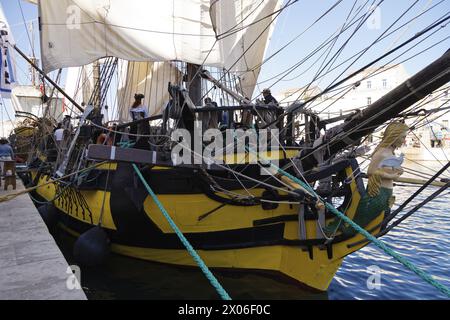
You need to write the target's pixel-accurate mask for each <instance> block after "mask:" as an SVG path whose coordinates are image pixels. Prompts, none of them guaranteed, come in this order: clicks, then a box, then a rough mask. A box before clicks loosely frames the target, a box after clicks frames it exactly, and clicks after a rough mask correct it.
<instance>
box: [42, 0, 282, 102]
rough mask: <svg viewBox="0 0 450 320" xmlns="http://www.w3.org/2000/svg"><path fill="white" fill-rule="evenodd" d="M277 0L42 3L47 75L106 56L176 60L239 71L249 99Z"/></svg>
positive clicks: (51, 0)
mask: <svg viewBox="0 0 450 320" xmlns="http://www.w3.org/2000/svg"><path fill="white" fill-rule="evenodd" d="M281 2H282V0H227V1H216V0H172V1H161V0H127V1H124V0H96V1H92V0H41V1H39V6H40V15H41V16H40V22H41V50H42V63H43V67H44V70H45V72H50V71H52V70H56V69H58V68H63V67H72V66H81V65H85V64H87V63H90V62H93V61H94V60H96V59H99V58H101V57H106V56H115V57H118V58H121V59H125V60H129V61H169V60H181V61H185V62H189V63H194V64H205V65H208V66H216V67H221V68H222V67H223V68H226V69H228V70H230V69H231V70H230V71H234V72H237V73H238V75H240V76H243V78H244V82H243V89H244V90H245V92H246V95H248V96H251V94H252V92H253V88H254V85H255V82H256V76H257V74H258V72H259V68H258V66H259V64H260V63H261V60H262V58H263V56H264V51H265V50H266V42H267V40H268V38H269V35H270V31H271V29H272V28H271V27H270V25H271V24H272V22H273V20H274V19H275V16H276V14H275V15H271V13H273V12H274V11H275V10H277V9H279V8H280V7H281ZM210 14H211V16H210ZM264 17H265V18H264ZM230 29H231V30H230ZM215 32H216V33H217V43H216V33H215ZM256 39H258V40H257V41H255V40H256ZM253 42H255V43H254V44H253ZM250 46H251V48H250ZM249 48H250V49H249ZM244 52H245V54H244ZM255 68H256V70H255ZM247 73H248V74H249V76H247Z"/></svg>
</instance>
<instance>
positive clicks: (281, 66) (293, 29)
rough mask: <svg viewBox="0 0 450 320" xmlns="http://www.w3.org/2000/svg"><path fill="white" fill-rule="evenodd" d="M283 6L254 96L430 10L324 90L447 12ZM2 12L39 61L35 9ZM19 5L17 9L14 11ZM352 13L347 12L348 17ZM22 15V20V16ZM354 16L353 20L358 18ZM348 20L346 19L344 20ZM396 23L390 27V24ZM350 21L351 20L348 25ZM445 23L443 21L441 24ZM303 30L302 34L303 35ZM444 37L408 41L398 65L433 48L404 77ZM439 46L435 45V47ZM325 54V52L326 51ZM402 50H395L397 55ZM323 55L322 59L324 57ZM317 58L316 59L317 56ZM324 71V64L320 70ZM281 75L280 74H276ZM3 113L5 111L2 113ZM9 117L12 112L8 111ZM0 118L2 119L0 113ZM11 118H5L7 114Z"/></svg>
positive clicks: (441, 7)
mask: <svg viewBox="0 0 450 320" xmlns="http://www.w3.org/2000/svg"><path fill="white" fill-rule="evenodd" d="M289 1H292V2H294V4H292V5H290V6H289V7H288V8H287V9H286V10H283V11H282V12H281V14H279V16H278V17H277V21H276V25H275V27H274V31H273V34H272V37H271V41H270V42H269V45H268V48H267V51H266V57H269V56H271V55H272V54H273V53H275V52H277V51H278V50H279V49H280V48H281V47H283V46H285V45H286V44H287V43H288V42H289V41H291V40H293V39H294V38H295V39H296V40H295V41H293V42H292V43H291V44H290V45H288V46H287V47H286V48H284V49H283V50H282V51H281V52H280V53H278V54H276V55H275V56H274V57H273V58H271V59H270V60H268V61H267V62H266V63H264V65H263V67H262V70H261V73H260V76H259V81H258V82H259V83H258V85H257V88H256V91H255V92H256V93H259V92H260V91H261V90H262V89H263V88H266V87H270V88H271V89H272V92H273V93H277V92H281V91H283V90H286V89H290V88H299V87H302V86H305V85H307V84H308V83H310V82H311V80H313V79H314V76H315V75H316V73H317V71H318V70H319V68H320V67H321V66H323V65H322V63H323V61H329V60H330V58H331V57H332V56H333V55H334V54H335V53H336V52H339V48H341V46H342V45H343V44H344V43H346V42H347V43H346V44H345V46H344V47H343V49H342V51H340V54H339V55H338V56H337V59H336V61H335V63H334V64H333V65H331V68H333V67H335V66H337V65H339V64H340V63H341V62H343V61H345V60H346V59H348V58H349V57H351V56H352V55H354V54H355V53H357V52H358V51H360V50H362V49H364V48H366V47H368V46H369V45H371V44H372V43H373V42H374V41H376V39H377V38H378V37H380V36H382V35H383V32H389V31H390V30H393V29H395V28H397V27H398V26H401V25H402V24H403V23H405V22H407V21H408V20H409V19H411V18H412V17H414V16H416V15H418V14H420V13H422V12H424V11H425V10H427V9H430V8H431V7H433V6H436V7H434V8H432V9H431V10H430V11H429V12H426V13H424V14H423V15H422V16H421V17H419V18H417V19H416V20H414V21H413V22H412V23H409V24H408V25H407V26H405V27H403V28H401V29H399V30H398V31H397V32H395V33H394V34H392V35H390V36H388V37H386V38H385V39H384V40H382V41H379V42H378V43H376V44H375V45H372V46H371V48H370V49H369V50H368V51H367V52H365V53H364V55H363V56H361V57H360V58H359V59H358V60H357V61H355V62H353V60H350V61H349V62H347V63H344V64H343V65H342V66H340V67H338V68H336V69H335V70H334V71H332V72H330V73H329V74H328V75H326V76H324V77H323V78H321V79H319V80H317V81H315V85H317V86H319V87H320V88H321V89H324V88H326V87H327V86H328V85H329V84H331V83H333V81H335V79H336V78H338V76H340V77H341V78H342V76H345V75H346V74H349V72H350V71H354V70H356V69H357V68H359V67H361V66H363V65H365V64H367V63H369V62H371V61H372V60H373V59H375V58H377V57H379V56H380V55H382V54H384V53H386V52H387V51H389V50H390V49H392V48H393V47H395V46H396V45H399V44H401V43H402V42H404V41H406V40H407V39H409V38H410V37H412V36H413V35H414V34H416V33H417V32H419V31H421V30H422V29H423V28H425V27H427V26H429V25H430V24H432V23H433V22H435V21H436V20H438V19H440V18H442V16H443V15H445V14H449V12H450V1H449V0H444V1H438V0H417V1H416V0H384V1H383V0H342V1H340V0H322V1H317V0H299V1H295V0H284V4H283V5H286V4H287V3H288V2H289ZM0 2H1V4H2V7H3V10H4V13H5V15H6V17H7V19H8V22H9V24H10V27H11V29H12V33H13V35H14V38H15V41H16V44H17V46H18V47H20V48H21V49H22V51H24V52H26V53H28V54H31V52H32V50H31V46H30V39H29V37H28V34H27V29H26V28H25V27H24V23H23V22H24V21H26V22H27V24H29V23H30V22H32V23H33V26H34V29H35V32H34V33H35V39H34V47H35V49H34V50H35V53H36V55H37V56H39V33H38V32H37V30H38V27H37V14H38V10H37V6H36V5H34V4H31V3H29V2H27V1H24V0H0ZM379 2H381V5H380V6H379V9H377V10H376V11H375V12H374V14H373V15H372V16H371V18H369V19H368V21H367V22H366V23H363V24H361V27H360V28H359V29H358V30H357V32H356V33H355V34H354V35H353V36H352V37H351V38H350V40H348V39H349V37H350V35H351V33H352V32H353V31H354V30H355V27H356V25H357V24H354V25H353V26H352V27H350V28H348V29H347V31H345V32H343V33H341V35H340V36H339V38H338V39H337V40H336V42H335V43H334V46H332V47H331V46H328V47H325V48H324V50H322V51H319V52H318V53H317V54H316V55H314V56H313V57H312V58H311V59H309V60H307V61H305V62H304V63H303V64H300V66H299V67H298V68H296V69H294V70H293V71H292V72H290V73H289V74H287V75H286V74H283V73H282V72H283V71H284V70H286V69H288V68H289V67H291V66H293V65H294V64H295V63H296V62H299V61H301V60H302V59H304V58H305V57H306V56H308V55H309V54H310V53H311V52H313V50H314V49H315V48H317V47H318V46H319V45H320V44H321V43H322V42H323V41H324V40H326V39H327V38H329V37H330V36H331V35H332V34H334V33H338V31H339V30H340V29H342V27H343V24H345V23H346V22H347V23H348V21H350V22H351V21H352V18H354V16H353V15H354V13H355V12H356V11H358V9H360V8H361V9H363V11H365V10H367V9H368V8H369V7H370V5H371V4H373V3H379ZM19 3H20V5H21V7H22V11H21V10H20V6H19ZM335 4H336V7H335V8H334V9H333V10H332V12H330V13H329V14H328V15H326V16H325V17H323V18H322V19H321V20H319V22H317V23H315V24H314V25H313V26H312V27H310V28H309V26H310V25H311V24H312V23H313V22H314V21H315V20H316V19H318V18H319V17H320V16H321V15H322V14H323V13H324V12H325V11H326V10H327V9H329V8H330V7H332V6H333V5H335ZM351 8H353V11H352V13H351V14H350V15H349V12H350V10H351ZM408 8H410V10H409V11H408V12H406V13H405V14H404V16H402V17H401V15H402V13H403V12H405V11H406V10H407V9H408ZM22 13H23V16H22ZM361 14H362V13H360V15H359V16H361ZM348 17H349V19H347V18H348ZM397 19H398V21H397V23H396V24H395V25H394V27H392V28H391V29H389V28H390V27H391V24H392V23H393V22H394V21H396V20H397ZM353 21H354V20H353ZM447 22H448V21H447ZM305 30H306V31H305ZM449 35H450V26H447V25H446V26H445V27H443V28H440V29H439V31H438V32H436V34H434V35H433V36H430V37H429V38H428V39H426V40H424V41H423V42H422V43H420V44H418V41H419V40H422V39H423V38H424V37H422V38H420V39H419V40H417V41H414V42H412V43H411V44H409V45H408V46H406V47H404V50H406V49H411V50H410V51H409V52H408V53H406V54H405V55H404V56H402V57H399V58H398V59H397V61H400V60H402V59H403V58H407V57H410V56H413V55H415V54H417V53H419V52H420V51H421V50H423V49H425V48H427V47H429V46H433V48H432V49H429V50H427V51H426V52H425V53H422V54H420V55H418V56H416V57H414V58H413V59H411V60H409V61H407V62H405V63H404V66H405V68H406V70H407V72H408V73H409V74H410V75H412V74H414V73H416V72H418V71H419V70H421V69H422V68H423V67H425V66H426V65H428V64H429V63H430V62H432V61H433V60H435V59H436V58H438V57H439V56H440V55H442V54H443V53H444V52H445V51H446V50H447V49H449V48H450V39H444V38H445V37H448V36H449ZM439 41H442V42H441V43H440V44H436V43H437V42H439ZM327 50H329V51H327ZM402 51H403V50H400V51H398V53H401V52H402ZM327 53H328V55H327ZM321 54H323V55H322V57H321V58H320V55H321ZM396 55H397V53H395V54H393V55H391V56H390V58H386V59H384V60H382V61H381V62H379V63H378V64H377V65H382V64H384V63H387V62H389V60H390V59H392V58H394V57H395V56H396ZM16 61H17V77H18V79H19V82H20V83H22V84H27V83H29V80H28V79H27V78H28V76H29V71H28V70H29V67H28V65H27V63H26V62H25V61H24V60H23V59H22V58H21V57H17V58H16ZM325 66H326V67H329V65H325ZM280 73H281V74H280ZM5 104H6V105H7V106H8V101H7V100H5ZM7 109H8V108H7ZM8 111H9V113H12V111H11V109H10V107H9V109H8ZM2 114H4V113H3V112H2ZM10 116H11V115H10ZM0 120H1V117H0Z"/></svg>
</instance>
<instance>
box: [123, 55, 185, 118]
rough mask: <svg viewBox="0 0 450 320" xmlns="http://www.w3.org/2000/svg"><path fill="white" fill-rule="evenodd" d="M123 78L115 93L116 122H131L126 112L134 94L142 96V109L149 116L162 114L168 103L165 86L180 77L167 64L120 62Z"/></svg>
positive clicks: (175, 69)
mask: <svg viewBox="0 0 450 320" xmlns="http://www.w3.org/2000/svg"><path fill="white" fill-rule="evenodd" d="M119 72H120V73H121V74H122V77H121V80H120V81H119V88H118V92H117V100H118V110H119V120H121V121H128V120H130V115H129V110H130V107H131V105H132V103H133V102H134V94H135V93H142V94H144V101H143V103H144V105H146V106H147V107H148V114H149V115H150V116H152V115H157V114H161V113H162V110H163V107H164V106H165V104H166V103H167V102H168V101H169V92H168V91H167V86H168V83H169V82H170V83H172V84H177V83H179V82H180V81H181V77H182V74H181V72H180V71H179V70H178V68H176V67H175V66H174V65H173V64H172V63H170V62H132V61H131V62H127V61H121V63H120V65H119Z"/></svg>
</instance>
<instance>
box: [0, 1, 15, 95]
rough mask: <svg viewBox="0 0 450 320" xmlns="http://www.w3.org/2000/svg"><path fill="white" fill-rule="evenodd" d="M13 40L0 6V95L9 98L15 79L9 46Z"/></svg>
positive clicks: (12, 43)
mask: <svg viewBox="0 0 450 320" xmlns="http://www.w3.org/2000/svg"><path fill="white" fill-rule="evenodd" d="M13 45H14V39H13V37H12V34H11V31H10V29H9V24H8V21H7V20H6V16H5V15H4V13H3V8H2V6H1V4H0V63H1V65H0V95H1V96H2V98H9V97H10V95H11V90H12V87H13V84H14V82H15V81H16V78H15V67H14V65H13V61H12V60H13V59H12V57H11V46H13Z"/></svg>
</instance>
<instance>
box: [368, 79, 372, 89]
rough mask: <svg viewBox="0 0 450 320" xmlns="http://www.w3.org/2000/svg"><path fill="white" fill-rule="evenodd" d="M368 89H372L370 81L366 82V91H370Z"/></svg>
mask: <svg viewBox="0 0 450 320" xmlns="http://www.w3.org/2000/svg"><path fill="white" fill-rule="evenodd" d="M370 88H372V81H370V80H369V81H367V89H370Z"/></svg>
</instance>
